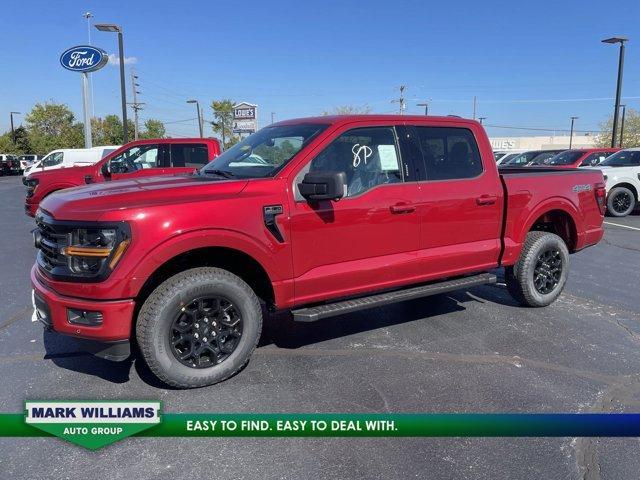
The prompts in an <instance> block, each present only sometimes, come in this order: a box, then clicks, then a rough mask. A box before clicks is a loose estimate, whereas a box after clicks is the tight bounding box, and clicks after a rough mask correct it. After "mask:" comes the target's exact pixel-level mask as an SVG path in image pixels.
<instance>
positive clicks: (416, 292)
mask: <svg viewBox="0 0 640 480" xmlns="http://www.w3.org/2000/svg"><path fill="white" fill-rule="evenodd" d="M496 280H497V279H496V276H495V275H493V274H492V273H482V274H480V275H473V276H471V277H464V278H458V279H456V280H447V281H445V282H437V283H430V284H428V285H422V286H420V287H413V288H406V289H404V290H395V291H393V292H387V293H379V294H377V295H371V296H370V297H361V298H355V299H353V300H343V301H341V302H336V303H329V304H326V305H318V306H317V307H308V308H301V309H300V310H293V311H292V312H291V313H293V320H294V321H296V322H315V321H316V320H321V319H323V318H328V317H333V316H335V315H342V314H345V313H351V312H357V311H358V310H365V309H367V308H373V307H380V306H382V305H389V304H390V303H397V302H404V301H405V300H411V299H414V298H421V297H428V296H430V295H437V294H439V293H445V292H451V291H453V290H460V289H463V288H469V287H474V286H476V285H483V284H487V283H496Z"/></svg>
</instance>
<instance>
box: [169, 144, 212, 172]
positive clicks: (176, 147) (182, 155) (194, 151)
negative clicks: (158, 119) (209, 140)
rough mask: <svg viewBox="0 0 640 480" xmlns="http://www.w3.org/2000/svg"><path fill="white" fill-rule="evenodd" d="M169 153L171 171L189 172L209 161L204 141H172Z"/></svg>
mask: <svg viewBox="0 0 640 480" xmlns="http://www.w3.org/2000/svg"><path fill="white" fill-rule="evenodd" d="M169 153H170V159H169V162H170V167H171V169H172V173H183V172H184V173H191V172H193V171H194V170H199V169H201V168H202V167H204V166H205V165H206V164H207V163H209V149H208V148H207V145H206V144H205V143H172V144H171V145H170V146H169Z"/></svg>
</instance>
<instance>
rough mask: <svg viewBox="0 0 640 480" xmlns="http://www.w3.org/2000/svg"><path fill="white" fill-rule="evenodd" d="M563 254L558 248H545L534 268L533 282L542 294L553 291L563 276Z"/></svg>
mask: <svg viewBox="0 0 640 480" xmlns="http://www.w3.org/2000/svg"><path fill="white" fill-rule="evenodd" d="M562 267H563V265H562V255H561V254H560V251H559V250H557V249H550V250H544V251H542V252H541V253H540V255H539V256H538V259H537V261H536V265H535V267H534V269H533V284H534V286H535V288H536V290H537V291H538V292H539V293H541V294H542V295H546V294H548V293H551V292H553V290H554V289H555V288H556V287H557V286H558V284H559V283H560V277H561V276H562Z"/></svg>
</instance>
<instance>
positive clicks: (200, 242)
mask: <svg viewBox="0 0 640 480" xmlns="http://www.w3.org/2000/svg"><path fill="white" fill-rule="evenodd" d="M216 247H218V248H228V249H231V250H236V251H238V252H240V253H243V254H245V255H247V256H249V257H251V258H252V259H253V260H255V261H256V263H258V265H260V266H261V267H262V269H263V270H264V271H265V272H266V274H267V276H268V277H269V280H271V282H272V283H273V282H274V281H275V280H278V279H279V275H278V274H277V273H276V272H277V266H276V265H275V262H274V261H273V256H272V252H270V251H269V250H268V249H267V248H265V246H262V245H260V244H258V243H257V242H255V241H254V240H252V239H251V237H249V236H248V235H246V234H245V233H242V232H239V231H236V230H227V229H220V228H207V229H200V230H192V231H189V232H185V233H182V234H179V235H177V236H173V237H171V238H168V239H167V240H165V241H164V242H162V243H160V244H158V245H156V246H155V247H154V248H153V249H152V250H150V251H149V252H147V253H146V254H145V256H144V257H143V258H142V259H140V260H139V261H137V262H136V263H137V265H136V267H134V269H133V270H132V271H131V272H130V273H129V274H127V277H129V278H130V279H131V283H130V286H129V288H130V290H131V295H132V296H137V295H138V294H139V292H140V290H141V289H142V287H143V286H144V284H145V283H146V282H147V280H148V279H149V277H150V276H151V275H152V274H153V273H154V272H155V271H156V270H158V268H160V267H162V265H164V264H166V263H167V262H168V261H170V260H172V259H174V258H175V257H177V256H179V255H182V254H183V253H187V252H189V251H191V250H197V249H200V248H216Z"/></svg>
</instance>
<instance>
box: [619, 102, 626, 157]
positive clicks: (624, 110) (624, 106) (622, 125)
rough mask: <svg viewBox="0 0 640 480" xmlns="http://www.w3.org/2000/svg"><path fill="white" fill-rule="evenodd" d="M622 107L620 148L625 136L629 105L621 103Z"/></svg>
mask: <svg viewBox="0 0 640 480" xmlns="http://www.w3.org/2000/svg"><path fill="white" fill-rule="evenodd" d="M620 106H621V107H622V121H621V122H620V145H619V146H620V148H622V139H623V138H624V116H625V114H626V113H627V106H626V105H620Z"/></svg>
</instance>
